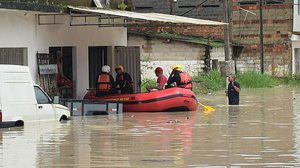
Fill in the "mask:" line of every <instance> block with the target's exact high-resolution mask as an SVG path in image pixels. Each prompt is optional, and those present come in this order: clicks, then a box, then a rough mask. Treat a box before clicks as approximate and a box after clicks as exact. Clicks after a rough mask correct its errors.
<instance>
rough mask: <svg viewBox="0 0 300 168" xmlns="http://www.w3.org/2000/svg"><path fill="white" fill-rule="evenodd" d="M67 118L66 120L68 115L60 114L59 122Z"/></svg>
mask: <svg viewBox="0 0 300 168" xmlns="http://www.w3.org/2000/svg"><path fill="white" fill-rule="evenodd" d="M67 120H68V117H67V116H65V115H63V116H61V117H60V119H59V121H60V122H61V121H67Z"/></svg>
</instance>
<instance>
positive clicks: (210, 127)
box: [0, 88, 300, 168]
mask: <svg viewBox="0 0 300 168" xmlns="http://www.w3.org/2000/svg"><path fill="white" fill-rule="evenodd" d="M242 93H243V94H241V105H240V106H228V105H227V102H226V97H225V95H224V93H223V92H222V93H221V92H220V93H216V94H214V95H209V96H203V97H202V100H203V102H205V103H206V104H208V105H212V106H214V107H216V111H214V112H209V113H205V112H203V111H202V110H201V109H200V108H199V110H198V111H195V112H178V113H124V114H123V115H120V116H88V117H74V118H73V120H72V121H69V122H67V123H62V124H61V123H58V122H40V123H28V124H26V125H25V126H24V128H12V129H3V130H0V149H1V150H0V161H1V162H0V167H146V168H147V167H151V168H153V167H287V166H291V167H299V166H300V164H299V163H300V159H299V156H300V145H299V144H300V143H299V142H300V138H299V137H300V131H299V130H300V129H299V128H300V125H299V123H300V122H299V121H300V115H299V114H298V112H299V110H300V102H299V101H300V90H299V89H290V88H276V89H252V90H250V89H249V90H247V89H244V90H243V92H242Z"/></svg>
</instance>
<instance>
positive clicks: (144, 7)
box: [135, 6, 153, 10]
mask: <svg viewBox="0 0 300 168" xmlns="http://www.w3.org/2000/svg"><path fill="white" fill-rule="evenodd" d="M135 9H140V10H142V9H153V7H151V6H136V7H135Z"/></svg>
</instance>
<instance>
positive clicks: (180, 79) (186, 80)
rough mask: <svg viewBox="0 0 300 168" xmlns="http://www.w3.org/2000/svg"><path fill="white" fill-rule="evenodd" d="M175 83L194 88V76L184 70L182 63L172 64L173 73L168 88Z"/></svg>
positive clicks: (186, 87) (182, 86)
mask: <svg viewBox="0 0 300 168" xmlns="http://www.w3.org/2000/svg"><path fill="white" fill-rule="evenodd" d="M173 83H175V84H176V87H181V88H185V89H191V90H193V84H192V78H191V76H190V75H189V74H188V73H187V72H183V71H182V69H181V65H178V64H175V65H173V66H172V73H171V75H170V77H169V79H168V82H167V84H168V85H167V86H166V88H170V87H172V84H173Z"/></svg>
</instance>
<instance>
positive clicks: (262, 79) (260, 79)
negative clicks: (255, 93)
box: [236, 71, 280, 88]
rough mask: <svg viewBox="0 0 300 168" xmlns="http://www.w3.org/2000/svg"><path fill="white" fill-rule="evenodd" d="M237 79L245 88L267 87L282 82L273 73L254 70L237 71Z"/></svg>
mask: <svg viewBox="0 0 300 168" xmlns="http://www.w3.org/2000/svg"><path fill="white" fill-rule="evenodd" d="M236 81H238V82H239V83H240V85H241V87H243V88H267V87H274V86H276V85H278V84H280V82H279V81H278V80H277V79H276V78H274V77H272V76H271V75H268V74H261V73H258V72H254V71H249V72H244V73H237V75H236Z"/></svg>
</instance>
